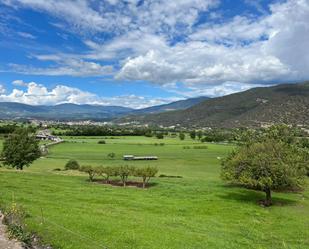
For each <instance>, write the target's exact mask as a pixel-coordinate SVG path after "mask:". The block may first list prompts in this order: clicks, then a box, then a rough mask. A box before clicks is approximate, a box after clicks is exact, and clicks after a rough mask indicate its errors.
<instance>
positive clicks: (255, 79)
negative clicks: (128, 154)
mask: <svg viewBox="0 0 309 249" xmlns="http://www.w3.org/2000/svg"><path fill="white" fill-rule="evenodd" d="M308 20H309V1H308V0H286V1H284V0H273V1H267V0H177V1H176V0H175V1H164V0H126V1H123V0H105V1H95V0H88V1H87V0H76V1H71V0H0V101H15V102H21V103H27V104H33V105H39V104H45V105H54V104H59V103H65V102H70V103H77V104H84V103H88V104H103V105H123V106H129V107H133V108H142V107H146V106H151V105H157V104H162V103H167V102H171V101H174V100H178V99H183V98H188V97H196V96H201V95H206V96H211V97H215V96H222V95H226V94H230V93H233V92H238V91H243V90H246V89H249V88H252V87H256V86H264V85H266V86H267V85H272V84H278V83H284V82H299V81H303V80H306V79H308V78H309V70H308V66H309V55H308V50H307V48H308V47H309V27H308V26H309V25H308Z"/></svg>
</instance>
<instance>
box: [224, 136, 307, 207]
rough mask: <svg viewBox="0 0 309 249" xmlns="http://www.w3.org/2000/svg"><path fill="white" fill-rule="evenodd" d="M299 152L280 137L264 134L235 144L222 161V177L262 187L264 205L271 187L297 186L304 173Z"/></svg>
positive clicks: (244, 184) (266, 203)
mask: <svg viewBox="0 0 309 249" xmlns="http://www.w3.org/2000/svg"><path fill="white" fill-rule="evenodd" d="M306 163H308V161H305V160H304V157H303V155H302V153H300V151H299V150H298V149H297V148H296V147H295V146H292V145H290V144H288V143H285V142H283V141H279V140H275V139H273V138H266V139H265V140H264V141H258V142H252V143H249V144H246V145H243V146H241V147H239V148H238V149H237V150H236V151H234V152H232V153H231V154H230V155H229V156H228V157H227V158H226V159H225V160H224V161H223V162H222V172H221V176H222V178H223V179H224V180H227V181H230V182H232V183H236V184H240V185H243V186H245V187H248V188H253V189H257V190H261V191H264V192H265V194H266V199H265V201H264V205H265V206H270V205H271V204H272V198H271V191H273V190H290V189H296V188H297V189H298V188H300V187H301V186H302V184H303V180H304V176H305V165H306Z"/></svg>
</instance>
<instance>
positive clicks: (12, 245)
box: [0, 212, 23, 249]
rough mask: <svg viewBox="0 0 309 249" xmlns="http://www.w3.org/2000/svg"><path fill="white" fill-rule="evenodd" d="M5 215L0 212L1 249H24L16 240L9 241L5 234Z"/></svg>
mask: <svg viewBox="0 0 309 249" xmlns="http://www.w3.org/2000/svg"><path fill="white" fill-rule="evenodd" d="M2 220H3V215H2V213H1V212H0V248H1V249H23V247H22V246H21V244H20V243H19V242H17V241H15V240H9V239H8V238H7V235H6V234H5V226H4V225H3V223H2Z"/></svg>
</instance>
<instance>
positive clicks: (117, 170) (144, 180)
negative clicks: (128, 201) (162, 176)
mask: <svg viewBox="0 0 309 249" xmlns="http://www.w3.org/2000/svg"><path fill="white" fill-rule="evenodd" d="M65 169H66V170H69V169H70V170H79V171H81V172H84V173H87V174H88V176H89V181H90V182H93V181H94V180H95V177H96V176H101V177H103V178H104V181H105V183H107V184H109V183H110V178H111V177H113V178H115V177H116V178H118V179H119V181H120V182H121V183H122V185H123V186H124V187H126V185H127V182H128V179H129V177H139V178H141V185H142V187H143V188H145V187H146V185H147V184H148V183H149V181H150V179H151V178H152V177H155V176H156V174H157V173H158V169H157V168H155V167H150V166H148V167H134V166H128V165H125V166H113V167H103V166H98V167H93V166H89V165H87V166H79V164H78V162H77V161H75V160H70V161H69V162H68V163H67V164H66V166H65Z"/></svg>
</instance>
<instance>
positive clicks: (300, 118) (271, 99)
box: [0, 81, 309, 128]
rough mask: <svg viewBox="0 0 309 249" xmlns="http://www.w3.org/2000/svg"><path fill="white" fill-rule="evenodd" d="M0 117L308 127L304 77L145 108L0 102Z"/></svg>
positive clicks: (308, 86)
mask: <svg viewBox="0 0 309 249" xmlns="http://www.w3.org/2000/svg"><path fill="white" fill-rule="evenodd" d="M0 119H42V120H43V119H44V120H63V121H68V120H72V121H73V120H94V121H111V120H113V121H114V122H116V123H128V122H134V123H136V122H137V123H140V124H150V125H163V126H175V125H178V126H183V127H227V128H229V127H244V126H245V127H256V126H261V125H263V124H265V125H267V124H273V123H286V124H293V125H305V126H308V125H309V81H308V82H303V83H297V84H296V83H295V84H280V85H277V86H272V87H259V88H253V89H250V90H247V91H244V92H239V93H235V94H231V95H226V96H223V97H217V98H207V97H198V98H191V99H186V100H180V101H176V102H172V103H169V104H165V105H159V106H152V107H148V108H144V109H137V110H136V109H131V108H127V107H121V106H100V105H76V104H60V105H55V106H31V105H25V104H20V103H12V102H2V103H0Z"/></svg>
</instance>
